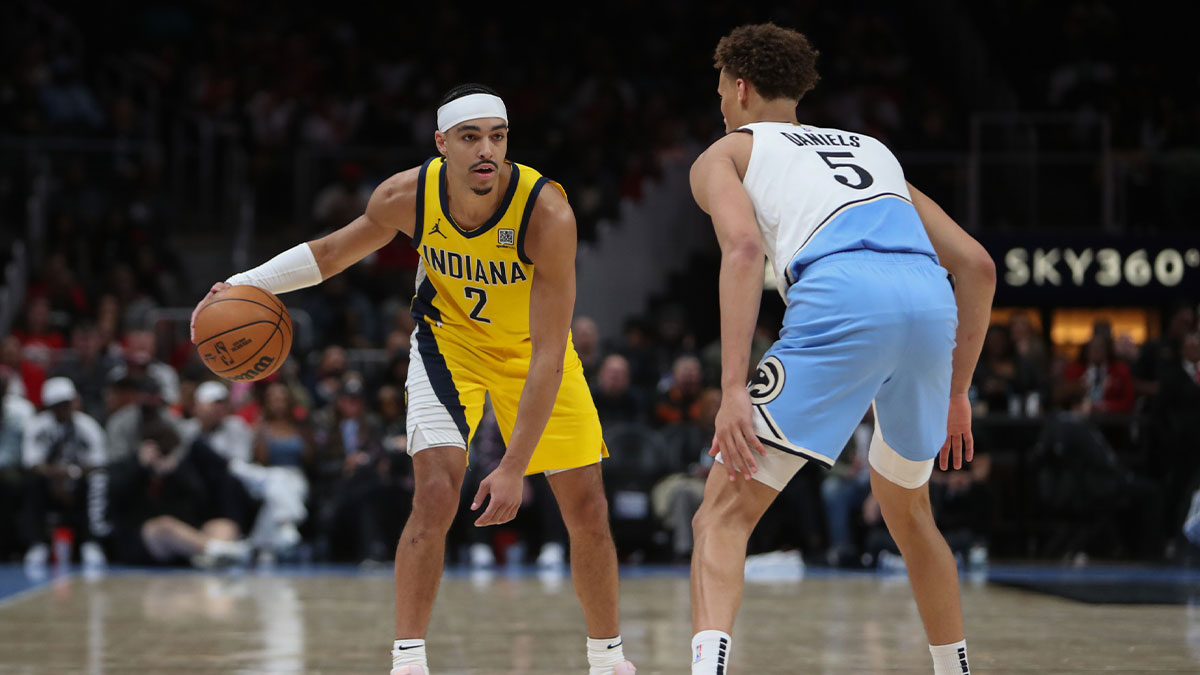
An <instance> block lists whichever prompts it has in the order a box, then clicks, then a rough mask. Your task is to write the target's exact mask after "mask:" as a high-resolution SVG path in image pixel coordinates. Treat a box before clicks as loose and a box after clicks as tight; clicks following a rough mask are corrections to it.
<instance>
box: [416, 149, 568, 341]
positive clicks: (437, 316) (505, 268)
mask: <svg viewBox="0 0 1200 675" xmlns="http://www.w3.org/2000/svg"><path fill="white" fill-rule="evenodd" d="M508 165H509V166H510V167H512V176H511V177H510V179H509V181H508V187H507V188H506V190H505V193H504V197H503V198H502V199H501V201H500V206H499V208H497V209H496V212H495V213H494V214H493V215H492V217H491V218H489V219H488V220H487V222H485V223H484V224H483V225H481V226H479V227H477V228H475V229H473V230H463V229H461V228H460V227H459V226H458V224H457V223H455V222H454V219H453V218H451V217H450V209H449V206H448V205H447V191H446V172H445V159H444V158H442V157H435V158H433V159H430V160H429V161H427V162H425V165H424V166H422V167H421V172H420V175H419V177H418V178H417V220H416V226H415V230H414V233H413V246H414V247H415V248H416V249H417V251H418V252H419V253H420V256H421V262H420V266H419V267H418V269H417V284H416V285H417V293H416V297H414V298H413V315H414V318H416V319H418V320H425V321H427V322H429V323H432V324H435V325H437V326H438V327H440V328H445V329H447V330H446V331H444V332H448V333H452V334H454V336H455V337H456V338H461V339H462V340H465V341H467V342H468V343H469V344H472V345H476V346H478V347H480V348H481V349H485V350H489V351H492V350H497V351H508V350H509V349H516V350H521V349H523V348H524V349H526V350H527V349H528V342H529V291H530V288H531V284H532V282H533V263H532V262H531V261H530V260H529V258H528V256H526V255H525V249H524V244H525V234H526V229H527V228H528V226H529V217H530V214H531V213H532V212H533V206H534V203H535V201H536V200H537V197H538V194H539V193H540V192H541V191H542V190H543V189H544V188H545V187H546V186H548V185H549V186H553V188H552V189H557V190H559V191H562V187H561V186H559V184H558V183H555V182H554V181H552V180H549V179H547V178H545V177H543V176H542V175H541V174H539V173H538V172H537V171H535V170H533V169H531V168H529V167H527V166H522V165H520V164H516V163H514V162H508ZM563 194H564V195H565V194H566V193H565V192H563Z"/></svg>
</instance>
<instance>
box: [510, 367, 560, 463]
mask: <svg viewBox="0 0 1200 675" xmlns="http://www.w3.org/2000/svg"><path fill="white" fill-rule="evenodd" d="M562 376H563V355H562V354H561V353H560V354H559V356H558V359H557V360H555V359H554V358H553V355H552V354H549V355H537V354H535V355H534V357H533V358H532V359H531V360H530V362H529V374H528V375H527V376H526V377H525V386H524V388H522V390H521V400H520V402H519V403H518V404H517V419H516V422H515V423H514V424H513V432H512V436H511V437H510V438H509V439H508V447H507V448H506V449H505V452H504V459H503V460H501V464H502V465H507V466H509V467H511V468H513V469H514V470H519V471H520V472H521V473H522V474H523V473H525V469H526V468H527V467H528V466H529V460H530V458H532V457H533V451H534V449H535V448H537V444H538V441H539V440H541V437H542V432H543V431H545V430H546V424H547V423H548V422H549V421H550V413H551V411H553V409H554V402H555V401H556V400H557V399H558V388H559V386H561V385H562Z"/></svg>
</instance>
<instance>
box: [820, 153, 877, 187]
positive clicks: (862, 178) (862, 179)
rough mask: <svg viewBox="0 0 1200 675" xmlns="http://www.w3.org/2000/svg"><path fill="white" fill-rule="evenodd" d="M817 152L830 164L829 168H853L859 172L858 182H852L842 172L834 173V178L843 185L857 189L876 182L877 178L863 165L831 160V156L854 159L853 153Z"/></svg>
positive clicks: (855, 171)
mask: <svg viewBox="0 0 1200 675" xmlns="http://www.w3.org/2000/svg"><path fill="white" fill-rule="evenodd" d="M817 154H818V155H820V156H821V159H823V160H825V163H826V164H828V165H829V168H831V169H835V170H836V169H853V170H854V173H856V174H858V182H857V183H851V182H850V179H849V178H846V177H845V176H843V175H841V174H834V176H833V178H834V180H836V181H837V182H839V183H841V184H842V185H845V186H846V187H848V188H853V189H855V190H865V189H867V188H869V187H871V184H872V183H874V182H875V178H874V177H873V176H872V175H871V174H869V173H867V170H866V169H864V168H862V167H861V166H859V165H857V164H851V163H850V162H834V161H831V160H830V158H836V159H854V155H853V154H852V153H849V152H818V153H817Z"/></svg>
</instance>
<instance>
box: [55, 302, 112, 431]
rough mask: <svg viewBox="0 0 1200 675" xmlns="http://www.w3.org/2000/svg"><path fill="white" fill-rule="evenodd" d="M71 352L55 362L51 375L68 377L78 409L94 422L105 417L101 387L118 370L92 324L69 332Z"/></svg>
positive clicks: (79, 326) (105, 411) (76, 327)
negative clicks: (113, 371) (77, 401)
mask: <svg viewBox="0 0 1200 675" xmlns="http://www.w3.org/2000/svg"><path fill="white" fill-rule="evenodd" d="M71 348H72V351H73V353H71V354H69V355H67V356H66V358H63V359H62V360H60V361H59V362H58V366H57V367H56V368H55V369H54V370H53V371H52V372H51V375H53V376H55V377H70V378H71V379H72V380H73V381H74V382H75V389H76V391H78V392H79V401H80V407H81V408H82V410H83V412H85V413H87V414H88V415H89V416H91V417H92V418H93V419H95V420H96V421H103V420H105V419H106V418H107V417H108V411H107V410H106V409H105V404H104V388H105V385H107V384H108V382H109V379H108V374H109V373H110V372H112V370H113V369H114V368H116V367H117V365H118V363H117V360H116V359H114V358H112V357H111V356H109V355H108V354H107V353H105V351H104V344H103V343H102V342H101V341H100V333H99V331H97V330H96V326H95V325H94V324H92V323H88V322H85V323H79V324H76V325H75V326H74V327H73V328H72V329H71Z"/></svg>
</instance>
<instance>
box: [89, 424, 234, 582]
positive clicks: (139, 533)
mask: <svg viewBox="0 0 1200 675" xmlns="http://www.w3.org/2000/svg"><path fill="white" fill-rule="evenodd" d="M139 431H140V439H139V441H138V447H137V449H136V451H135V452H133V453H132V454H130V455H128V456H126V457H124V458H123V459H121V460H119V461H118V462H116V463H114V464H113V465H112V467H111V471H112V500H111V501H112V504H111V509H112V521H113V550H114V556H115V557H116V558H117V559H118V560H120V561H121V562H124V563H128V564H134V565H151V564H159V565H162V564H179V563H184V562H190V563H191V564H192V565H195V566H197V567H213V566H220V565H228V564H245V563H247V562H249V560H250V546H249V544H247V543H246V542H245V541H242V540H240V539H239V535H240V531H239V529H238V526H237V523H235V522H234V521H233V520H231V519H229V518H227V517H225V514H224V513H222V508H221V506H222V505H221V504H220V502H219V499H218V498H217V497H216V495H220V494H222V493H223V487H224V486H223V485H220V484H214V479H215V480H217V481H221V480H222V478H223V477H222V476H221V475H220V474H219V473H214V472H212V471H210V470H209V467H207V466H205V459H204V457H203V455H202V454H201V453H196V452H193V451H189V450H188V448H187V447H186V446H185V445H184V444H183V443H182V442H181V441H182V439H181V438H180V436H179V433H178V432H177V431H176V429H175V427H174V426H173V425H171V424H169V423H167V422H166V421H164V420H163V419H157V418H151V419H148V420H147V421H146V423H145V424H144V425H142V426H141V427H140V429H139Z"/></svg>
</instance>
